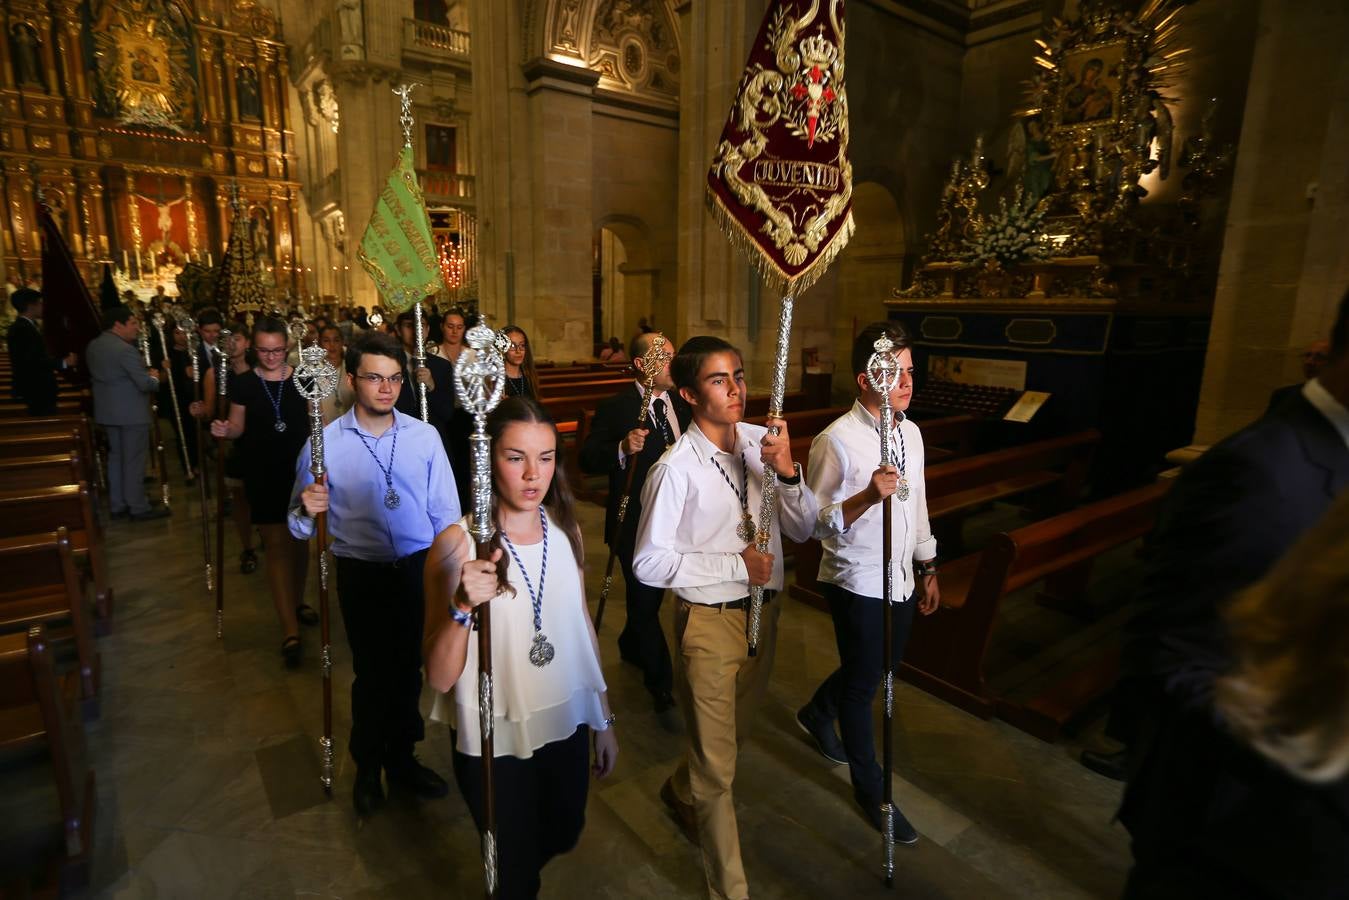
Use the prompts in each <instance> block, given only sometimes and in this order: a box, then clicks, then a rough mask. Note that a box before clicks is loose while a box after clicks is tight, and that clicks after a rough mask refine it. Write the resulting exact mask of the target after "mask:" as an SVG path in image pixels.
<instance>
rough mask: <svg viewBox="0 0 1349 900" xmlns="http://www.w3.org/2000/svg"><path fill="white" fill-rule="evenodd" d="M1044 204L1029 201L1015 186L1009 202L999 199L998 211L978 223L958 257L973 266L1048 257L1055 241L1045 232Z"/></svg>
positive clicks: (1013, 262) (1051, 252)
mask: <svg viewBox="0 0 1349 900" xmlns="http://www.w3.org/2000/svg"><path fill="white" fill-rule="evenodd" d="M1044 219H1045V204H1044V203H1043V202H1041V203H1036V204H1033V205H1032V204H1028V203H1026V202H1025V201H1024V200H1023V198H1022V192H1021V189H1020V188H1018V189H1017V191H1016V193H1015V194H1014V195H1013V197H1012V202H1011V203H1008V202H1007V198H1006V197H999V198H998V211H997V212H996V213H995V214H994V215H992V216H990V217H989V218H987V219H984V220H983V221H982V222H980V223H979V226H981V227H977V228H976V233H975V235H974V237H972V238H969V239H968V240H966V241H965V245H964V246H963V247H962V248H961V250H960V258H961V259H962V260H964V261H965V262H967V263H971V264H973V265H976V266H984V265H987V264H988V263H989V262H990V261H995V262H997V263H998V264H999V265H1002V266H1004V267H1006V266H1010V265H1013V264H1015V263H1019V262H1026V261H1028V260H1041V259H1048V258H1049V257H1050V256H1053V255H1054V249H1055V248H1054V243H1053V242H1052V241H1051V240H1050V239H1049V236H1048V235H1047V234H1045V231H1044Z"/></svg>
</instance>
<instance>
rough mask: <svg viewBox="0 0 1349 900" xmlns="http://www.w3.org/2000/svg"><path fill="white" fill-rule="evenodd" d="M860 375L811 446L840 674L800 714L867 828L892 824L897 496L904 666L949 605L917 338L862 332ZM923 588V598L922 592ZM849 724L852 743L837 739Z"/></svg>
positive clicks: (902, 825)
mask: <svg viewBox="0 0 1349 900" xmlns="http://www.w3.org/2000/svg"><path fill="white" fill-rule="evenodd" d="M882 334H885V335H888V336H889V337H890V340H892V341H893V342H894V343H895V351H894V352H895V354H896V356H897V357H898V364H899V372H900V377H899V381H898V383H897V384H896V385H895V388H894V390H893V391H891V393H890V405H891V407H892V408H893V409H894V417H895V423H896V424H895V427H894V433H893V434H892V435H891V438H890V444H891V447H892V448H893V451H894V453H893V456H892V457H891V460H890V462H889V464H888V465H880V463H881V462H882V460H881V458H880V453H881V445H880V400H881V395H880V394H878V393H877V392H876V391H873V390H872V389H871V383H870V382H869V381H868V380H867V374H866V368H867V362H868V360H869V359H870V358H871V355H872V354H873V353H874V352H875V343H876V341H877V340H878V339H879V338H880V337H881V335H882ZM852 367H853V375H854V377H855V379H856V381H857V388H858V392H859V396H858V398H857V400H856V402H854V403H853V407H852V409H850V410H848V412H847V413H845V414H844V415H842V416H840V417H839V418H838V419H836V420H834V421H833V422H832V423H830V425H829V426H828V427H827V428H825V429H824V431H822V432H820V434H819V435H818V436H817V437H816V438H815V440H814V441H813V442H812V443H811V446H810V465H809V467H808V473H809V485H810V490H811V492H812V493H813V494H814V495H815V499H816V502H817V503H818V505H819V517H818V519H817V520H816V525H815V537H817V538H819V540H820V542H821V544H822V545H823V555H822V557H821V559H820V574H819V580H820V581H821V583H822V584H823V587H824V596H825V598H826V599H827V600H828V602H829V612H830V614H831V615H832V616H833V619H834V636H835V639H836V640H837V642H838V655H839V667H838V669H836V670H835V671H834V673H833V674H832V675H830V676H829V677H828V678H826V679H825V681H824V683H823V684H821V685H820V687H819V689H818V690H816V692H815V696H814V697H812V698H811V700H810V702H809V703H807V704H806V705H805V706H803V707H802V708H801V709H800V710H799V711H798V712H797V714H796V721H797V722H798V723H799V724H800V725H801V727H802V728H803V729H804V730H805V731H806V732H807V733H808V734H809V735H810V736H811V737H812V738H814V740H815V743H816V746H817V747H818V748H819V750H820V753H821V754H823V755H824V756H825V757H826V758H827V759H829V760H831V761H833V762H835V763H840V764H841V763H845V762H846V763H847V764H848V766H849V770H850V775H851V776H852V785H853V796H854V797H855V798H856V800H857V803H858V805H859V806H861V808H862V812H863V814H864V815H865V816H866V817H867V820H868V821H869V822H871V824H872V825H873V826H874V827H876V828H877V829H878V830H879V829H880V827H881V795H882V786H883V782H882V774H881V767H880V765H879V764H878V763H877V762H876V751H875V745H874V742H873V736H872V714H871V701H872V698H874V697H875V695H876V687H877V686H878V685H879V684H880V682H881V677H882V675H883V673H884V670H885V669H884V660H883V658H882V654H883V637H884V608H883V606H882V603H883V601H882V595H883V594H884V585H883V572H884V566H883V564H882V556H881V554H882V551H883V545H882V538H881V532H882V528H883V526H884V519H883V516H882V508H883V507H882V506H881V501H883V500H884V499H885V498H886V497H891V498H892V500H891V518H892V521H893V523H894V524H893V532H892V539H893V542H894V544H893V555H892V565H893V572H894V598H893V603H894V615H893V621H892V625H893V628H892V633H893V635H894V644H893V647H894V665H895V668H896V669H897V668H898V666H899V660H900V657H901V656H902V654H903V652H904V643H905V641H906V640H907V639H908V636H909V626H910V624H911V623H912V622H913V613H914V607H915V605H916V606H917V608H918V611H919V612H921V613H922V614H923V615H928V614H930V613H932V612H933V611H934V610H935V609H936V608H937V605H938V603H939V602H940V599H941V595H940V593H939V591H938V587H937V565H936V556H937V541H936V540H935V539H934V538H933V537H932V529H931V527H930V525H929V524H928V516H927V490H926V488H925V486H924V482H923V438H922V436H921V435H920V434H919V432H918V426H917V425H915V424H914V423H913V422H911V421H909V420H908V419H907V418H906V417H905V415H904V410H906V409H908V406H909V399H910V398H911V396H912V394H913V355H912V353H911V352H910V350H909V340H908V335H906V334H905V333H904V331H903V329H902V328H900V327H899V326H897V325H894V324H890V323H885V322H879V323H876V324H874V325H869V326H867V327H866V328H865V329H863V330H862V333H861V334H859V335H858V336H857V339H856V341H855V342H854V343H853V352H852ZM915 588H916V589H917V598H918V599H917V601H916V602H915V599H914V594H915ZM835 720H837V721H838V722H839V724H840V725H841V727H842V732H843V740H842V741H840V740H839V738H838V735H836V734H835V733H834V722H835ZM917 840H918V833H917V832H916V831H914V829H913V826H912V825H910V824H909V821H908V819H906V818H904V814H903V813H902V812H900V811H899V809H898V808H896V809H895V841H896V842H898V843H901V844H912V843H914V842H915V841H917Z"/></svg>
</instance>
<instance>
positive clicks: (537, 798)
mask: <svg viewBox="0 0 1349 900" xmlns="http://www.w3.org/2000/svg"><path fill="white" fill-rule="evenodd" d="M454 780H455V781H456V782H457V783H458V785H459V791H460V793H462V794H463V795H464V802H465V803H467V804H468V808H469V812H471V813H472V814H473V821H474V822H475V823H476V824H477V826H478V830H479V831H482V827H483V800H482V797H483V784H482V758H481V757H478V756H468V755H467V754H464V753H460V752H459V751H458V750H456V751H455V752H454ZM492 780H493V782H494V787H495V791H496V824H497V870H498V872H499V873H500V876H499V880H498V886H499V888H500V895H501V897H502V900H517V898H520V900H532V898H534V897H537V896H538V894H539V885H540V873H541V872H542V871H543V867H544V866H545V865H547V864H548V861H549V860H551V859H552V858H553V857H554V856H558V855H560V854H563V853H566V852H567V851H568V850H570V849H571V848H573V847H575V846H576V842H577V841H578V840H580V838H581V829H582V828H584V827H585V819H586V793H587V792H588V791H589V789H590V727H589V726H587V725H579V726H577V728H576V731H575V733H574V734H572V736H571V737H569V738H563V739H562V740H560V741H553V742H552V743H551V744H544V745H543V746H542V747H540V748H539V749H538V750H535V751H534V755H533V756H531V757H530V758H529V759H518V758H516V757H514V756H498V757H496V758H495V759H494V760H493V771H492Z"/></svg>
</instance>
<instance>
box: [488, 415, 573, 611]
mask: <svg viewBox="0 0 1349 900" xmlns="http://www.w3.org/2000/svg"><path fill="white" fill-rule="evenodd" d="M516 422H524V423H527V424H538V425H547V426H549V427H550V428H552V429H553V440H554V441H555V444H554V446H555V447H556V448H557V450H556V453H555V454H554V457H553V459H554V463H553V479H552V481H551V482H549V484H548V492H547V493H546V494H544V496H543V506H544V508H545V509H546V510H547V511H548V515H549V517H550V518H552V520H553V521H554V522H556V523H557V524H558V526H560V527H561V528H562V531H563V532H564V533H565V534H566V535H567V542H568V543H569V544H571V552H572V555H573V556H574V557H576V564H577V565H582V564H583V563H584V562H585V548H584V546H583V545H582V543H581V525H580V523H579V522H578V521H577V519H576V498H575V496H574V495H573V494H572V490H571V484H570V483H569V482H568V481H567V468H566V466H565V465H564V464H563V459H562V453H563V450H562V435H561V434H560V433H559V432H558V430H557V423H556V422H554V421H553V420H552V418H551V417H550V416H549V415H548V413H547V412H546V411H545V410H544V408H543V407H542V406H540V405H539V403H538V401H536V400H534V399H533V398H532V397H507V398H506V399H505V400H502V401H501V403H499V404H498V405H497V408H496V409H494V410H492V412H491V414H490V415H489V416H488V417H487V436H488V437H490V438H491V439H492V444H493V445H495V444H496V442H497V441H498V440H500V438H501V435H502V434H504V433H505V431H506V427H507V426H509V425H513V424H515V423H516ZM495 478H496V476H495V474H494V475H493V481H495ZM499 495H500V492H499V491H493V492H492V519H493V521H496V519H497V503H498V501H497V497H498V496H499ZM492 546H493V547H494V548H495V547H501V548H502V549H503V550H504V549H505V545H504V544H503V543H502V541H501V529H500V528H497V529H496V535H495V536H494V537H493V538H492ZM509 563H510V554H509V553H502V554H501V559H500V561H499V562H498V563H497V578H498V580H499V581H500V582H501V587H502V588H503V589H504V590H509V589H510V586H509V585H508V584H507V582H506V572H507V570H508V569H509Z"/></svg>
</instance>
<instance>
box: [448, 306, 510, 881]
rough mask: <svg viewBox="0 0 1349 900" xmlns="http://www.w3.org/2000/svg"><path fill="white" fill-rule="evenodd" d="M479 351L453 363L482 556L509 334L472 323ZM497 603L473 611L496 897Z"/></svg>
mask: <svg viewBox="0 0 1349 900" xmlns="http://www.w3.org/2000/svg"><path fill="white" fill-rule="evenodd" d="M464 338H465V341H466V343H467V344H468V346H469V347H470V348H471V349H472V350H473V351H474V354H473V361H472V362H465V361H464V359H463V357H461V358H460V362H459V365H457V366H455V367H454V377H455V381H456V385H455V386H456V387H457V388H458V390H457V391H456V392H455V393H456V395H457V397H458V401H459V405H460V406H462V407H463V408H464V409H465V410H466V411H467V412H468V413H470V414H471V415H472V416H473V434H472V435H470V436H469V446H470V449H471V451H472V453H471V461H472V467H473V469H472V471H473V481H472V484H473V491H472V496H473V517H472V520H471V522H470V525H469V531H470V533H471V535H472V537H473V541H474V546H475V547H476V548H477V556H478V559H487V558H489V557H490V556H491V555H492V537H493V535H494V534H495V532H496V529H495V525H494V523H493V521H492V439H491V438H490V437H489V436H488V434H487V414H488V413H490V412H491V411H492V410H493V409H495V408H496V406H497V404H498V403H500V402H501V397H502V395H503V394H504V393H505V389H506V362H505V350H506V346H507V345H509V342H510V341H509V338H507V337H506V336H505V335H503V334H500V333H499V332H494V331H492V329H490V328H488V327H487V326H486V325H484V324H481V323H480V324H478V325H475V326H473V327H472V328H470V329H469V331H468V334H466V335H465V336H464ZM491 606H492V604H490V603H484V604H482V605H481V606H479V607H478V608H477V610H476V612H475V613H474V616H475V618H476V627H477V630H478V731H479V735H480V739H481V748H480V752H481V754H482V784H483V827H482V866H483V886H484V893H485V896H486V897H487V898H488V900H495V898H496V896H497V889H498V878H497V874H498V867H497V826H496V781H495V775H494V765H493V763H494V755H495V749H496V748H495V741H494V740H493V729H494V726H495V721H496V717H495V712H494V709H493V706H494V699H495V698H494V695H493V687H492V610H491Z"/></svg>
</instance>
